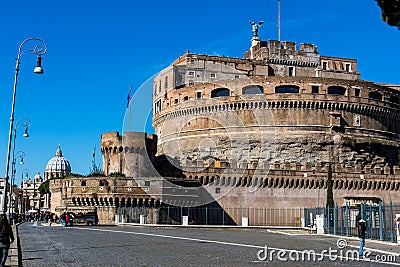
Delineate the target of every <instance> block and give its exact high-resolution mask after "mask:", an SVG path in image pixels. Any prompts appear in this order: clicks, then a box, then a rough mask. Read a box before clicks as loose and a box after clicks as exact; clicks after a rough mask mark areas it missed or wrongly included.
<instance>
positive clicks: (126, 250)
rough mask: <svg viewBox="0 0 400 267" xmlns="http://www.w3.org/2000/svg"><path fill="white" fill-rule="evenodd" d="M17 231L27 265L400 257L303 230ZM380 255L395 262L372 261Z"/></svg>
mask: <svg viewBox="0 0 400 267" xmlns="http://www.w3.org/2000/svg"><path fill="white" fill-rule="evenodd" d="M18 232H19V237H20V242H21V250H22V264H23V266H174V267H175V266H307V265H308V266H310V265H313V266H349V265H351V266H393V265H395V266H400V257H396V258H394V257H393V258H392V259H388V257H390V256H388V255H389V254H385V253H383V252H377V251H372V254H370V255H369V256H368V259H361V260H359V261H357V260H353V259H355V258H356V257H355V256H352V255H351V254H346V253H350V252H348V251H349V250H354V251H356V250H357V249H356V248H355V247H356V246H357V240H348V242H347V244H346V245H347V247H346V248H343V249H339V248H338V246H337V240H338V238H335V237H321V236H316V235H309V234H307V233H305V234H304V233H298V232H296V233H293V232H292V233H288V232H286V233H285V234H282V233H271V232H269V231H267V230H240V229H237V230H236V229H235V230H229V229H193V228H190V229H188V228H147V227H132V226H125V227H124V226H85V227H72V228H69V227H66V228H62V227H60V226H51V227H49V226H44V225H41V224H40V223H34V224H32V223H24V224H22V225H20V226H19V227H18ZM367 244H368V243H367ZM340 245H343V244H340ZM353 246H354V247H353ZM266 247H267V249H266ZM329 248H331V253H330V254H329ZM305 250H308V251H309V252H310V251H314V252H315V258H314V257H313V254H310V253H309V252H304V251H305ZM323 250H326V252H324V251H323ZM335 250H336V252H334V251H335ZM346 255H347V256H346ZM377 256H378V257H381V258H382V256H383V257H386V260H389V261H391V263H388V262H385V263H382V262H380V263H378V262H368V260H372V261H375V260H376V259H377Z"/></svg>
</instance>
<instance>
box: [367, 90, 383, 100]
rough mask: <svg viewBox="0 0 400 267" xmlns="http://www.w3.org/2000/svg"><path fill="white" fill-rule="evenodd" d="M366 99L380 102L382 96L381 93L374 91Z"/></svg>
mask: <svg viewBox="0 0 400 267" xmlns="http://www.w3.org/2000/svg"><path fill="white" fill-rule="evenodd" d="M368 98H369V99H373V100H379V101H382V98H383V96H382V94H381V93H379V92H376V91H375V92H370V93H369V95H368Z"/></svg>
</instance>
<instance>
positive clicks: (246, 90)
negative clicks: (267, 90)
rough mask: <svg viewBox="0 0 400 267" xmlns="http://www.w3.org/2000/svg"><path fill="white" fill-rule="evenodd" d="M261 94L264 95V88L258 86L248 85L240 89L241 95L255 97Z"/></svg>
mask: <svg viewBox="0 0 400 267" xmlns="http://www.w3.org/2000/svg"><path fill="white" fill-rule="evenodd" d="M263 93H264V88H263V87H262V86H260V85H248V86H245V87H243V89H242V94H243V95H257V94H263Z"/></svg>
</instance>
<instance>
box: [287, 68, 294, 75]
mask: <svg viewBox="0 0 400 267" xmlns="http://www.w3.org/2000/svg"><path fill="white" fill-rule="evenodd" d="M288 76H295V73H294V67H289V68H288Z"/></svg>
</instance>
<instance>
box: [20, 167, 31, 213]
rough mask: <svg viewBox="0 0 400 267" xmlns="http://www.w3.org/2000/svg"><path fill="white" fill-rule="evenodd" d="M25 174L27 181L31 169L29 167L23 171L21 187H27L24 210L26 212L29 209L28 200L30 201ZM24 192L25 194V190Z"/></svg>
mask: <svg viewBox="0 0 400 267" xmlns="http://www.w3.org/2000/svg"><path fill="white" fill-rule="evenodd" d="M24 174H25V175H26V179H25V181H27V180H28V175H29V170H28V169H24V170H23V171H22V173H21V189H22V190H24V187H25V193H26V194H25V198H24V205H23V206H24V207H23V211H24V213H25V212H26V211H27V210H28V209H27V202H28V200H29V199H28V188H27V183H26V182H25V186H24ZM22 194H24V192H22Z"/></svg>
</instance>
